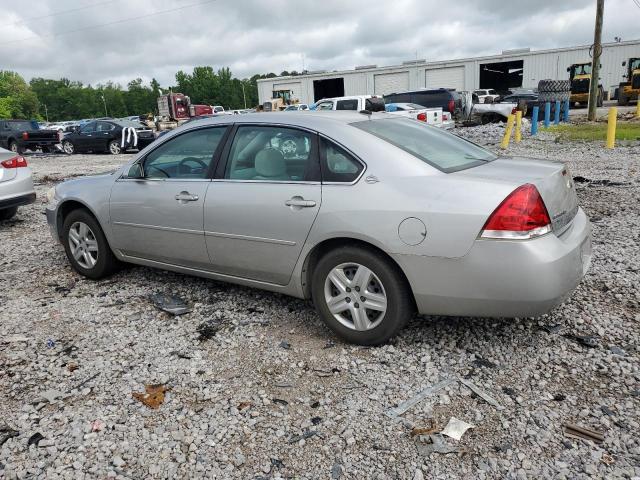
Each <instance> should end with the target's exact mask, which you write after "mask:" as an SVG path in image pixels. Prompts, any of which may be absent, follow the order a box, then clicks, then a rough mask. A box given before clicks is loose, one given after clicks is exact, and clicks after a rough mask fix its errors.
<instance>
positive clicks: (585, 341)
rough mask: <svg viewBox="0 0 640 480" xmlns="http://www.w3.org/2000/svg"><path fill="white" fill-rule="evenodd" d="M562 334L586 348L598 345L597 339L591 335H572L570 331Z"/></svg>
mask: <svg viewBox="0 0 640 480" xmlns="http://www.w3.org/2000/svg"><path fill="white" fill-rule="evenodd" d="M563 336H564V337H565V338H568V339H569V340H573V341H574V342H576V343H579V344H580V345H582V346H584V347H587V348H597V347H598V339H597V337H594V336H592V335H573V334H571V333H566V334H565V335H563Z"/></svg>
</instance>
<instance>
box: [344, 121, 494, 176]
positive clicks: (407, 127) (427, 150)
mask: <svg viewBox="0 0 640 480" xmlns="http://www.w3.org/2000/svg"><path fill="white" fill-rule="evenodd" d="M351 125H353V126H354V127H356V128H359V129H360V130H363V131H365V132H367V133H370V134H371V135H374V136H376V137H378V138H380V139H382V140H384V141H386V142H389V143H390V144H392V145H394V146H396V147H398V148H400V149H401V150H404V151H405V152H407V153H410V154H411V155H413V156H414V157H416V158H419V159H420V160H422V161H423V162H425V163H428V164H429V165H431V166H433V167H435V168H437V169H438V170H441V171H443V172H445V173H451V172H456V171H458V170H464V169H466V168H471V167H475V166H477V165H481V164H483V163H486V162H490V161H492V160H495V159H496V158H498V157H497V156H496V155H494V154H493V153H491V152H489V151H488V150H485V149H484V148H481V147H479V146H478V145H476V144H474V143H471V142H469V141H467V140H463V139H462V138H460V137H457V136H456V135H453V134H451V133H447V132H444V131H442V130H440V129H439V128H436V127H430V126H428V125H424V124H423V123H422V122H418V121H416V120H410V119H407V118H394V119H391V118H389V119H384V120H366V121H363V122H356V123H352V124H351Z"/></svg>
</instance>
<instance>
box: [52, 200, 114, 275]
mask: <svg viewBox="0 0 640 480" xmlns="http://www.w3.org/2000/svg"><path fill="white" fill-rule="evenodd" d="M62 240H63V242H62V243H63V245H64V250H65V252H66V254H67V258H68V259H69V262H70V263H71V266H72V267H73V268H74V270H76V271H77V272H78V273H80V274H82V275H84V276H85V277H89V278H92V279H94V280H97V279H100V278H103V277H106V276H108V275H110V274H111V273H113V272H114V271H115V270H116V268H117V264H118V260H117V259H116V257H115V255H113V252H112V251H111V248H110V247H109V244H108V243H107V239H106V237H105V236H104V232H103V231H102V228H100V225H99V224H98V222H97V221H96V219H95V218H94V217H93V216H92V215H91V214H90V213H89V212H88V211H86V210H82V209H79V210H73V211H72V212H71V213H69V215H67V217H66V218H65V219H64V224H63V227H62Z"/></svg>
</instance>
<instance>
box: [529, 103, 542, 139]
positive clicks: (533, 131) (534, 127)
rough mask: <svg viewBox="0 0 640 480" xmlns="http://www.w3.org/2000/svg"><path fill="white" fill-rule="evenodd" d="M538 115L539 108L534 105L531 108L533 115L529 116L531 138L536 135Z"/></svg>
mask: <svg viewBox="0 0 640 480" xmlns="http://www.w3.org/2000/svg"><path fill="white" fill-rule="evenodd" d="M539 114H540V107H539V106H538V105H536V106H535V107H533V113H532V114H531V136H534V135H537V134H538V115H539Z"/></svg>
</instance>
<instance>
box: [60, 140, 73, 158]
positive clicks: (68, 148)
mask: <svg viewBox="0 0 640 480" xmlns="http://www.w3.org/2000/svg"><path fill="white" fill-rule="evenodd" d="M62 150H64V153H66V154H68V155H72V154H73V153H75V151H76V147H74V146H73V143H71V142H70V141H69V140H65V141H64V142H62Z"/></svg>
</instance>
